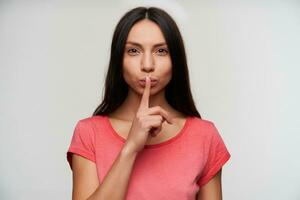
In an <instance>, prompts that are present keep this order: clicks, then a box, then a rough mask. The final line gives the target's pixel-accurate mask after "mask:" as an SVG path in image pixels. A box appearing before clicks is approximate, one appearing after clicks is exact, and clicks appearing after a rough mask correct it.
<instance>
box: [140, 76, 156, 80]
mask: <svg viewBox="0 0 300 200" xmlns="http://www.w3.org/2000/svg"><path fill="white" fill-rule="evenodd" d="M150 80H151V81H157V79H156V78H153V77H150ZM140 81H146V77H144V78H142V79H140Z"/></svg>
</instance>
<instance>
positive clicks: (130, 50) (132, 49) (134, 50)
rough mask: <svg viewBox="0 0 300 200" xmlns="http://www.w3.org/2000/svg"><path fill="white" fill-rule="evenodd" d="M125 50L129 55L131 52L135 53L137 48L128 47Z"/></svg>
mask: <svg viewBox="0 0 300 200" xmlns="http://www.w3.org/2000/svg"><path fill="white" fill-rule="evenodd" d="M127 52H128V53H129V54H131V55H132V54H133V55H134V54H135V53H137V52H138V50H137V49H135V48H131V49H128V50H127Z"/></svg>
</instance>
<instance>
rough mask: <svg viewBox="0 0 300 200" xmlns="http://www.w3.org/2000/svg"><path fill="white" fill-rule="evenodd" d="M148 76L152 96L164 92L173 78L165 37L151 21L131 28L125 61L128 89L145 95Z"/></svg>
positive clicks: (125, 51)
mask: <svg viewBox="0 0 300 200" xmlns="http://www.w3.org/2000/svg"><path fill="white" fill-rule="evenodd" d="M146 75H149V76H150V79H151V80H152V81H151V94H154V93H157V92H159V91H164V88H165V86H166V85H167V84H168V83H169V81H170V80H171V78H172V61H171V57H170V54H169V50H168V46H167V44H166V41H165V39H164V36H163V33H162V32H161V30H160V28H159V26H158V25H157V24H155V23H154V22H152V21H150V20H148V19H144V20H141V21H139V22H137V23H136V24H135V25H134V26H133V27H132V28H131V30H130V32H129V35H128V38H127V41H126V45H125V49H124V59H123V77H124V79H125V81H126V82H127V84H128V85H129V87H130V88H129V89H132V90H134V91H135V92H137V93H139V94H142V93H143V90H144V87H145V82H144V81H145V77H146ZM143 80H144V81H143Z"/></svg>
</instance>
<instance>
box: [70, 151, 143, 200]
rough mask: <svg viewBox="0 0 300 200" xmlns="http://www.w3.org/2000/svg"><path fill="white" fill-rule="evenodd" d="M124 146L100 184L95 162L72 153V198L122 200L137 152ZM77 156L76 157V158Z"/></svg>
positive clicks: (81, 199) (74, 199) (75, 199)
mask: <svg viewBox="0 0 300 200" xmlns="http://www.w3.org/2000/svg"><path fill="white" fill-rule="evenodd" d="M133 152H134V151H131V150H130V149H129V148H128V146H126V145H125V146H124V147H123V149H122V150H121V151H120V153H119V155H118V157H117V158H116V160H115V161H114V163H113V165H112V167H111V168H110V170H109V171H108V173H107V175H106V176H105V178H104V180H103V182H102V184H101V185H99V182H98V178H97V171H96V165H95V163H93V162H91V161H89V160H87V159H85V158H82V157H81V158H80V159H78V157H80V156H76V155H73V157H74V159H73V177H74V180H73V197H72V199H73V200H83V199H84V200H86V199H87V200H106V199H110V200H123V199H124V198H125V195H126V192H127V186H128V182H129V179H130V175H131V172H132V169H133V164H134V162H135V158H136V155H137V153H133ZM76 157H77V158H76ZM96 179H97V180H96Z"/></svg>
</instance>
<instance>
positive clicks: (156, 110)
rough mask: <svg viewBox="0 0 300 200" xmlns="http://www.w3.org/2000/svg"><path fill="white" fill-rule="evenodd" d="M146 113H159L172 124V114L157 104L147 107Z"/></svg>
mask: <svg viewBox="0 0 300 200" xmlns="http://www.w3.org/2000/svg"><path fill="white" fill-rule="evenodd" d="M146 114H147V115H161V116H162V117H163V119H164V120H166V121H167V122H168V123H169V124H173V118H172V116H171V115H170V114H169V113H168V112H167V111H166V110H165V109H163V108H161V107H159V106H155V107H151V108H149V109H148V111H147V113H146ZM164 120H163V121H164Z"/></svg>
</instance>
